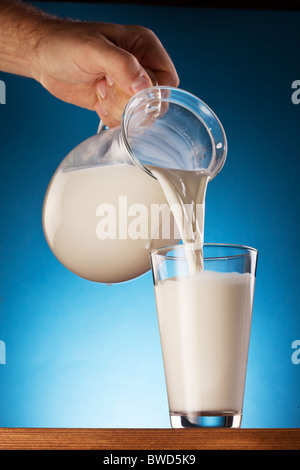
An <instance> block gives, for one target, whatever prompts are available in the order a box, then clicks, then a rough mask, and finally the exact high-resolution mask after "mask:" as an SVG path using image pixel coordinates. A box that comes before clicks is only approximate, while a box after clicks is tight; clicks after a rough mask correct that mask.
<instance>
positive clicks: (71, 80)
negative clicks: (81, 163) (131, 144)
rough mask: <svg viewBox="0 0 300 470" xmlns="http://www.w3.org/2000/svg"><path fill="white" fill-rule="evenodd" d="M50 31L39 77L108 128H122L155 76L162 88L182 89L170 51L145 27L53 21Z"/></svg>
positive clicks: (39, 57)
mask: <svg viewBox="0 0 300 470" xmlns="http://www.w3.org/2000/svg"><path fill="white" fill-rule="evenodd" d="M45 31H46V33H44V34H43V35H41V39H40V40H39V42H38V43H37V47H36V52H37V53H36V54H35V55H33V57H34V59H33V60H34V62H33V65H32V71H33V76H34V78H36V80H38V81H39V82H40V83H41V84H42V85H43V86H44V87H45V88H46V89H47V90H48V91H49V92H50V93H52V94H53V95H54V96H56V97H57V98H59V99H61V100H64V101H66V102H68V103H72V104H75V105H77V106H81V107H84V108H87V109H90V110H95V111H96V112H97V113H98V115H99V117H100V118H101V120H102V122H103V123H104V124H105V125H107V126H108V127H113V126H116V125H118V124H119V123H120V120H121V117H122V113H123V110H124V107H125V105H126V103H127V101H128V100H129V98H130V97H131V96H132V95H134V94H135V93H136V92H138V91H140V90H142V89H144V88H147V87H149V86H151V85H152V81H151V78H152V74H153V75H154V78H155V80H156V81H157V83H158V85H167V86H175V87H176V86H178V84H179V80H178V76H177V73H176V70H175V67H174V65H173V63H172V61H171V59H170V57H169V56H168V54H167V52H166V51H165V49H164V48H163V46H162V44H161V43H160V41H159V39H158V38H157V36H156V35H155V34H154V33H153V32H152V31H151V30H149V29H146V28H144V27H141V26H125V25H116V24H107V23H84V22H72V21H60V20H59V21H56V20H53V21H49V23H48V24H47V28H46V29H45ZM146 70H148V73H147V72H146ZM149 75H150V76H149Z"/></svg>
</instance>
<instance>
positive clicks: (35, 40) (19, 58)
mask: <svg viewBox="0 0 300 470" xmlns="http://www.w3.org/2000/svg"><path fill="white" fill-rule="evenodd" d="M52 21H54V18H53V17H51V16H50V15H47V14H45V13H44V12H42V11H40V10H38V9H36V8H34V7H33V6H31V5H27V4H24V3H22V2H18V1H14V0H13V1H10V0H0V70H2V71H4V72H9V73H14V74H18V75H23V76H27V77H34V75H35V73H34V68H35V55H36V51H37V48H38V44H39V42H40V41H41V39H42V38H43V36H44V35H45V34H47V25H48V24H49V23H51V22H52ZM55 21H56V20H55Z"/></svg>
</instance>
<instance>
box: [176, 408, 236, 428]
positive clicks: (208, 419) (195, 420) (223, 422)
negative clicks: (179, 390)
mask: <svg viewBox="0 0 300 470" xmlns="http://www.w3.org/2000/svg"><path fill="white" fill-rule="evenodd" d="M170 421H171V426H172V428H240V427H241V422H242V413H231V412H224V413H218V412H212V413H210V412H201V413H170Z"/></svg>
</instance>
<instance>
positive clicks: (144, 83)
mask: <svg viewBox="0 0 300 470" xmlns="http://www.w3.org/2000/svg"><path fill="white" fill-rule="evenodd" d="M149 86H150V85H149V80H148V79H147V78H146V77H144V76H143V75H140V76H139V77H138V78H137V79H136V80H135V81H134V82H133V83H132V85H131V89H132V91H133V93H137V92H138V91H141V90H144V89H145V88H148V87H149Z"/></svg>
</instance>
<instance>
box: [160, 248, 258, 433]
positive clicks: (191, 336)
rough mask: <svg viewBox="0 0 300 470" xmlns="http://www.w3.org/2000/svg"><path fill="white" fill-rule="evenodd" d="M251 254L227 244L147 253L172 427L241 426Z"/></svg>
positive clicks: (250, 302) (253, 272) (253, 258)
mask: <svg viewBox="0 0 300 470" xmlns="http://www.w3.org/2000/svg"><path fill="white" fill-rule="evenodd" d="M257 255H258V252H257V250H255V249H254V248H250V247H246V246H239V245H229V244H203V245H201V246H200V245H195V244H179V245H174V246H170V247H166V248H160V249H157V250H154V251H152V252H151V265H152V272H153V280H154V291H155V299H156V307H157V315H158V323H159V331H160V339H161V347H162V354H163V361H164V370H165V379H166V385H167V394H168V402H169V412H170V421H171V426H172V427H173V428H187V427H226V428H238V427H240V426H241V420H242V412H243V400H244V389H245V378H246V369H247V358H248V349H249V337H250V329H251V317H252V306H253V296H254V286H255V276H256V264H257ZM199 259H201V262H197V261H195V263H196V266H192V269H191V262H192V261H193V260H199Z"/></svg>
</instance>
